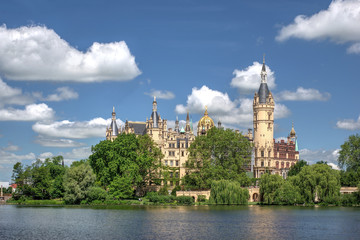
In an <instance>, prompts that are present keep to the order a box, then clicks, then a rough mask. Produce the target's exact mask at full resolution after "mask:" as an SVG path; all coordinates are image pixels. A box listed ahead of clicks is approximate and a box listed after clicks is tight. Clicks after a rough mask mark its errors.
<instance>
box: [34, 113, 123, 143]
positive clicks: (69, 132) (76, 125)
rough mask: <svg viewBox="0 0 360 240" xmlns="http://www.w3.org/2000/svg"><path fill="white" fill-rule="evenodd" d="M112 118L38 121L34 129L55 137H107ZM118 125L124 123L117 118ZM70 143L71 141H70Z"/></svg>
mask: <svg viewBox="0 0 360 240" xmlns="http://www.w3.org/2000/svg"><path fill="white" fill-rule="evenodd" d="M110 122H111V119H110V118H109V119H103V118H94V119H92V120H90V121H82V122H71V121H68V120H63V121H55V122H51V123H44V122H37V123H35V124H34V125H33V126H32V129H33V130H34V131H35V132H36V133H39V134H40V135H42V136H47V137H53V138H54V137H55V138H70V139H83V138H93V137H105V130H106V127H108V126H109V125H110ZM117 124H118V126H120V125H123V124H124V123H123V122H122V121H121V120H119V119H117ZM68 143H69V142H68Z"/></svg>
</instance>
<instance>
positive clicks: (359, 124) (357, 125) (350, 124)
mask: <svg viewBox="0 0 360 240" xmlns="http://www.w3.org/2000/svg"><path fill="white" fill-rule="evenodd" d="M336 127H338V128H341V129H346V130H352V131H354V130H359V129H360V116H359V117H358V119H357V120H354V119H344V120H340V121H338V122H337V123H336Z"/></svg>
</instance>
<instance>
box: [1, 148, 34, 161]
mask: <svg viewBox="0 0 360 240" xmlns="http://www.w3.org/2000/svg"><path fill="white" fill-rule="evenodd" d="M23 160H35V154H34V153H28V154H25V155H18V154H15V153H12V152H8V151H4V150H0V164H15V163H16V162H21V161H23Z"/></svg>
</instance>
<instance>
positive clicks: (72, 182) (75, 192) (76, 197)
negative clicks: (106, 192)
mask: <svg viewBox="0 0 360 240" xmlns="http://www.w3.org/2000/svg"><path fill="white" fill-rule="evenodd" d="M95 179H96V176H95V174H94V173H93V170H92V169H91V167H90V165H89V164H88V163H83V164H80V165H74V166H71V167H70V168H69V169H68V170H67V171H66V173H65V175H64V189H65V193H64V200H65V202H66V203H68V204H79V203H80V202H81V201H82V200H85V199H86V198H87V193H88V190H89V188H90V187H92V186H93V184H94V182H95Z"/></svg>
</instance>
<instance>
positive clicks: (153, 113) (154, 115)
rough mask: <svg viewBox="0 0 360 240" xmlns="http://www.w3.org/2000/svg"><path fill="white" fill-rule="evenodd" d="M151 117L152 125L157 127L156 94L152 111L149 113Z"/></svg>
mask: <svg viewBox="0 0 360 240" xmlns="http://www.w3.org/2000/svg"><path fill="white" fill-rule="evenodd" d="M151 119H152V120H153V127H154V128H157V127H158V121H159V114H158V113H157V102H156V96H154V101H153V109H152V113H151Z"/></svg>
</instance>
